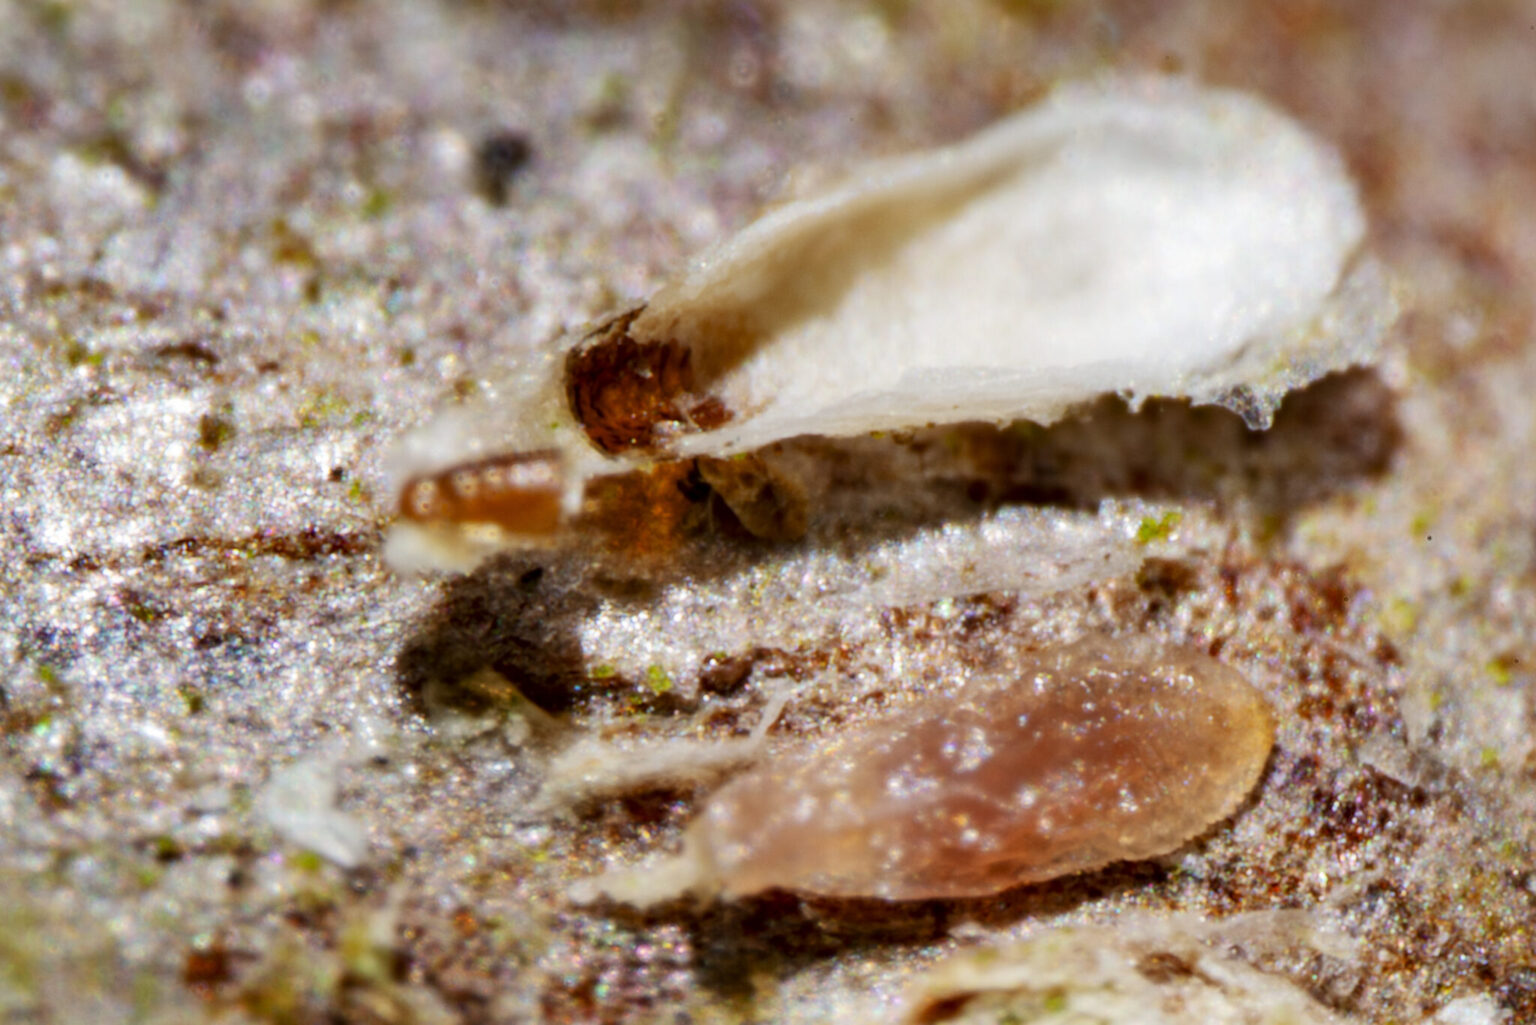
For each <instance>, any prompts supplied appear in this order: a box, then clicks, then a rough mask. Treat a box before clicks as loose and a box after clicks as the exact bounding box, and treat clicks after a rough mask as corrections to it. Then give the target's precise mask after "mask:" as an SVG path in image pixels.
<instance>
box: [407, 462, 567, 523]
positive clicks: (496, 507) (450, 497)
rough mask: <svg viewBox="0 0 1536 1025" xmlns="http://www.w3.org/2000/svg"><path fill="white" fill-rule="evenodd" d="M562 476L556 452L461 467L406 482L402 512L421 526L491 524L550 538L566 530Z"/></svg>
mask: <svg viewBox="0 0 1536 1025" xmlns="http://www.w3.org/2000/svg"><path fill="white" fill-rule="evenodd" d="M561 478H562V475H561V469H560V455H559V453H558V452H554V451H539V452H525V453H521V454H515V453H514V454H510V455H502V456H495V457H492V458H490V459H482V460H479V461H477V462H471V463H460V464H458V465H457V466H451V467H449V468H448V469H446V470H444V471H442V472H441V473H435V474H431V475H428V476H423V477H413V478H411V479H410V480H408V481H406V483H405V486H404V487H403V488H402V489H401V491H400V514H401V515H402V516H403V517H405V518H406V519H408V520H413V521H415V522H417V523H486V524H495V525H496V526H498V527H500V528H502V529H503V530H506V531H509V532H512V533H517V534H527V535H531V536H545V535H549V534H553V533H554V532H555V531H556V530H558V529H559V528H560V519H561V516H560V493H561V483H562V479H561Z"/></svg>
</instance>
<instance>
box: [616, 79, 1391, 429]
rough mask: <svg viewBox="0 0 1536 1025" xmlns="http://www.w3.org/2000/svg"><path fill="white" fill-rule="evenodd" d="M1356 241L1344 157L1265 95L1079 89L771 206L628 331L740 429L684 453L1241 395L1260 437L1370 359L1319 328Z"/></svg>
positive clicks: (1159, 88) (1172, 85)
mask: <svg viewBox="0 0 1536 1025" xmlns="http://www.w3.org/2000/svg"><path fill="white" fill-rule="evenodd" d="M1364 232H1365V219H1364V215H1363V214H1362V212H1361V209H1360V205H1359V202H1358V200H1357V198H1356V195H1355V190H1354V187H1353V185H1352V184H1351V182H1350V181H1349V179H1348V177H1347V175H1346V174H1345V172H1344V169H1343V167H1342V165H1341V163H1340V161H1339V159H1338V157H1337V156H1336V155H1335V154H1334V153H1333V152H1332V151H1331V150H1330V149H1328V148H1327V147H1326V146H1324V145H1323V144H1321V143H1320V142H1318V141H1317V140H1315V139H1313V138H1312V137H1310V136H1309V135H1308V134H1307V133H1306V132H1305V131H1304V130H1303V129H1302V128H1301V127H1300V126H1299V125H1297V124H1296V123H1295V122H1294V121H1292V120H1290V119H1289V118H1287V117H1286V116H1285V115H1283V114H1281V113H1280V112H1278V111H1276V110H1274V109H1273V108H1272V107H1270V106H1268V105H1267V104H1266V103H1264V102H1263V101H1262V100H1259V99H1257V98H1255V97H1252V96H1248V95H1245V94H1241V93H1236V92H1230V91H1224V90H1209V89H1201V88H1198V87H1196V86H1195V85H1193V84H1191V83H1189V82H1186V81H1183V80H1172V79H1137V80H1129V81H1127V80H1115V81H1112V82H1108V83H1098V84H1090V85H1077V86H1072V87H1068V88H1064V89H1061V90H1059V91H1058V92H1057V93H1056V94H1055V95H1054V96H1052V97H1051V98H1050V99H1049V100H1048V101H1046V102H1045V103H1043V104H1041V105H1039V106H1037V107H1034V108H1032V109H1030V110H1027V111H1025V112H1023V113H1021V114H1018V115H1015V116H1014V117H1012V118H1009V119H1008V120H1006V121H1003V122H1001V123H999V124H997V125H995V126H993V127H992V128H990V129H988V130H987V131H985V132H983V133H981V134H980V135H977V136H975V137H974V138H972V139H970V140H968V141H966V142H963V143H960V144H959V145H956V146H953V147H950V148H947V149H941V150H937V151H932V152H928V153H922V154H917V155H914V156H909V157H904V158H900V159H896V160H890V161H885V162H881V163H877V164H875V165H872V166H870V167H868V168H866V169H865V170H863V171H862V172H859V173H858V174H857V175H856V177H854V178H853V180H851V181H849V182H848V183H846V184H844V185H842V186H841V187H839V188H837V189H836V190H834V191H832V192H830V193H828V194H827V195H824V196H822V197H819V198H816V199H809V200H804V201H801V202H797V203H793V204H791V205H788V206H786V207H783V208H781V209H779V210H777V211H775V212H774V213H772V214H770V215H769V216H767V217H765V218H763V219H762V220H760V221H758V222H757V223H756V224H754V225H752V226H751V227H749V228H747V229H746V230H745V231H743V232H742V233H741V234H740V235H738V236H737V237H736V238H734V239H732V240H731V241H729V242H727V243H726V244H724V245H723V246H721V247H720V248H719V249H717V250H716V251H714V252H713V253H711V254H708V255H707V256H705V257H704V258H703V259H702V260H701V261H700V262H699V263H698V265H697V266H696V267H695V268H694V269H693V270H692V271H691V272H690V273H688V274H686V275H684V276H683V277H682V278H681V279H680V280H678V281H677V282H675V283H674V284H672V285H671V286H669V287H668V288H667V289H665V290H663V292H662V293H661V294H660V295H658V296H657V297H656V298H655V299H654V300H653V301H652V303H651V304H650V306H649V307H648V308H647V309H646V311H645V312H644V313H643V314H642V315H641V316H640V318H639V319H638V320H637V321H636V322H635V325H634V328H633V333H634V335H635V337H637V338H640V339H650V338H654V339H669V340H675V341H679V342H682V343H683V344H685V345H687V346H688V347H689V348H691V349H692V350H693V353H694V363H695V366H696V367H697V368H698V369H699V372H700V375H701V377H702V378H703V380H702V381H701V385H700V387H701V389H702V390H705V391H708V392H710V393H713V394H717V395H719V396H720V397H721V398H722V399H723V400H724V402H725V404H726V406H728V407H729V408H731V409H732V410H735V411H736V413H737V416H736V419H735V420H733V421H732V422H731V423H730V424H728V425H726V426H725V427H723V428H721V429H719V430H715V431H710V432H705V433H701V434H695V435H688V436H685V437H682V438H679V439H677V441H676V444H675V446H674V447H675V450H676V451H678V452H680V453H684V454H693V453H718V452H722V451H729V450H736V449H751V448H755V447H758V446H761V445H764V444H767V443H768V442H771V441H774V440H776V439H779V438H784V437H790V436H795V435H800V434H822V435H848V434H858V433H863V432H866V431H871V430H882V429H893V428H901V427H911V426H915V425H920V424H923V423H930V422H932V423H939V422H953V421H962V420H997V421H1005V420H1013V419H1027V420H1032V421H1036V422H1039V423H1049V422H1051V421H1053V420H1055V419H1057V418H1059V417H1060V416H1061V415H1062V413H1063V412H1064V411H1065V410H1067V409H1068V408H1070V407H1071V406H1074V405H1077V404H1079V403H1082V402H1085V401H1087V400H1090V399H1092V398H1095V397H1097V396H1099V395H1101V394H1105V393H1120V394H1124V395H1127V396H1130V397H1131V398H1132V399H1133V400H1139V399H1141V398H1145V397H1149V396H1173V397H1188V398H1193V399H1195V400H1197V401H1218V400H1222V399H1225V398H1228V395H1227V393H1229V392H1231V391H1232V390H1234V389H1246V390H1247V391H1248V392H1250V393H1252V396H1253V397H1256V398H1257V403H1256V405H1255V403H1254V402H1253V401H1252V400H1251V397H1249V398H1244V399H1242V400H1240V402H1239V404H1241V405H1244V407H1245V408H1243V409H1241V410H1240V411H1241V412H1244V413H1245V415H1251V416H1252V417H1253V418H1254V419H1256V420H1257V421H1259V422H1263V421H1265V420H1267V416H1268V413H1269V412H1270V411H1271V409H1272V407H1273V404H1274V403H1275V402H1277V401H1278V398H1279V396H1280V395H1282V394H1283V393H1284V391H1285V390H1287V389H1288V388H1290V387H1293V386H1294V385H1296V384H1298V383H1302V382H1303V381H1305V380H1310V379H1312V378H1314V377H1316V376H1319V375H1320V374H1322V373H1324V372H1326V371H1327V370H1330V369H1337V368H1339V367H1342V366H1345V365H1348V364H1350V363H1354V362H1357V361H1358V360H1359V359H1361V358H1362V357H1363V355H1364V352H1363V351H1362V350H1361V349H1360V348H1359V346H1360V345H1361V344H1362V343H1363V344H1365V345H1366V346H1367V348H1369V347H1370V346H1372V345H1374V342H1375V339H1376V336H1377V335H1379V333H1380V324H1377V325H1376V327H1375V330H1371V329H1370V325H1369V324H1368V323H1359V324H1345V325H1341V326H1342V327H1344V328H1345V330H1343V331H1341V332H1339V333H1337V334H1331V333H1330V336H1328V337H1320V336H1319V335H1320V332H1319V328H1322V327H1325V326H1327V325H1324V324H1322V323H1320V318H1324V317H1325V316H1326V314H1327V313H1328V311H1327V306H1328V303H1329V300H1330V297H1332V296H1334V295H1335V293H1336V292H1338V291H1339V290H1340V288H1341V284H1342V283H1343V281H1344V278H1345V275H1346V271H1347V269H1348V267H1349V265H1350V261H1351V259H1352V258H1353V256H1354V254H1355V253H1356V251H1357V249H1358V248H1359V246H1360V243H1361V240H1362V238H1363V236H1364ZM1366 291H1367V292H1372V291H1374V289H1370V288H1367V289H1366ZM1358 298H1359V299H1360V300H1362V301H1368V297H1358ZM1389 306H1390V303H1389V302H1386V301H1385V299H1384V295H1383V294H1381V293H1377V294H1376V295H1375V303H1374V304H1373V308H1375V309H1377V310H1378V312H1385V307H1389ZM1363 319H1364V320H1367V321H1368V320H1369V319H1370V318H1369V317H1366V318H1363ZM1346 320H1362V318H1360V317H1347V318H1346ZM1359 327H1365V328H1366V330H1365V331H1364V334H1365V336H1366V337H1365V338H1364V339H1361V338H1360V337H1357V336H1356V334H1355V330H1354V329H1356V328H1359Z"/></svg>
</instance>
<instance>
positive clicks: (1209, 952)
mask: <svg viewBox="0 0 1536 1025" xmlns="http://www.w3.org/2000/svg"><path fill="white" fill-rule="evenodd" d="M1221 939H1222V937H1221V934H1220V930H1219V927H1216V928H1213V927H1212V926H1211V925H1209V924H1208V923H1206V922H1203V921H1201V920H1199V919H1197V918H1195V917H1194V916H1186V915H1174V916H1169V917H1167V918H1154V917H1152V916H1142V915H1127V916H1125V917H1124V918H1122V919H1121V920H1120V921H1119V922H1118V923H1117V924H1116V925H1115V926H1114V927H1113V928H1106V927H1097V926H1073V927H1066V928H1059V929H1053V930H1048V931H1045V932H1043V933H1040V934H1038V935H1037V936H1034V937H1031V938H1030V939H1028V940H1025V941H1023V942H1013V943H1007V942H1004V943H1000V944H996V945H991V946H981V947H977V948H975V949H972V950H967V951H964V952H962V953H960V954H957V955H955V956H953V957H951V958H948V959H946V960H944V961H941V962H940V963H939V964H938V965H936V966H935V967H933V968H931V969H929V970H928V971H927V972H924V973H922V974H921V975H919V976H918V978H917V980H916V982H915V983H914V984H913V986H912V988H911V991H910V992H909V994H908V997H907V1006H906V1014H905V1015H904V1016H903V1017H902V1019H901V1020H902V1021H904V1022H907V1023H909V1025H912V1023H919V1022H921V1023H926V1025H936V1023H939V1022H943V1023H946V1025H983V1023H986V1025H992V1023H996V1022H1000V1021H1015V1020H1016V1021H1040V1022H1045V1021H1051V1022H1058V1021H1059V1022H1069V1021H1073V1022H1075V1021H1084V1022H1087V1021H1093V1022H1136V1023H1138V1025H1176V1023H1178V1022H1190V1021H1199V1022H1208V1023H1210V1025H1226V1023H1243V1025H1296V1023H1300V1022H1307V1023H1309V1025H1345V1023H1346V1019H1345V1018H1343V1017H1341V1016H1339V1015H1336V1014H1334V1013H1333V1012H1331V1011H1329V1010H1328V1009H1327V1008H1325V1007H1324V1006H1323V1005H1321V1004H1319V1003H1317V1002H1316V1001H1315V1000H1314V999H1312V997H1310V996H1309V995H1308V994H1307V993H1306V992H1305V991H1303V990H1302V989H1301V988H1299V987H1298V986H1296V985H1295V984H1294V983H1292V982H1291V981H1289V980H1288V979H1285V978H1284V977H1282V976H1279V975H1273V974H1270V973H1268V972H1264V971H1261V970H1259V969H1256V968H1254V967H1252V966H1251V965H1248V964H1246V963H1244V962H1243V961H1241V960H1239V959H1237V958H1234V957H1232V956H1230V954H1229V953H1228V952H1227V950H1225V949H1224V947H1223V944H1222V943H1221ZM1280 949H1286V948H1285V947H1284V946H1282V947H1281V948H1280Z"/></svg>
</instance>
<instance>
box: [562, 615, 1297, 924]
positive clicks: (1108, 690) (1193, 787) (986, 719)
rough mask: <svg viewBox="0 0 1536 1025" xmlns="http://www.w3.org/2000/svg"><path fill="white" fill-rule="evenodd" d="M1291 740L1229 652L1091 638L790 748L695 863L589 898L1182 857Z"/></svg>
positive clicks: (989, 876) (718, 810)
mask: <svg viewBox="0 0 1536 1025" xmlns="http://www.w3.org/2000/svg"><path fill="white" fill-rule="evenodd" d="M1273 741H1274V724H1273V721H1272V719H1271V717H1270V713H1269V709H1268V707H1267V706H1266V705H1265V703H1264V699H1263V698H1262V697H1260V696H1259V694H1258V692H1257V691H1255V690H1254V689H1253V687H1252V686H1251V685H1250V684H1249V683H1248V682H1247V681H1246V680H1244V679H1243V678H1242V676H1240V675H1239V674H1238V673H1237V672H1236V671H1234V670H1232V669H1230V668H1228V667H1226V666H1224V665H1222V664H1221V663H1219V662H1217V661H1215V660H1214V659H1212V658H1209V657H1207V656H1205V655H1201V654H1197V653H1194V652H1185V651H1178V650H1168V649H1159V648H1158V647H1156V646H1155V645H1154V644H1152V643H1151V642H1148V641H1144V640H1132V641H1117V642H1113V643H1111V642H1102V641H1101V642H1089V643H1082V644H1078V645H1074V646H1071V647H1067V648H1063V649H1058V650H1056V651H1054V652H1051V653H1046V654H1042V655H1039V656H1036V657H1032V658H1027V659H1024V660H1022V661H1021V662H1020V664H1018V665H1017V666H1016V667H1015V669H1014V671H1013V672H1012V673H1010V674H1009V675H1008V676H1007V677H1006V678H996V679H990V680H984V681H977V682H973V683H971V684H969V685H967V686H966V687H964V688H962V689H961V690H959V691H958V692H957V693H955V694H946V695H941V696H937V697H931V698H928V699H925V700H922V701H919V702H918V703H916V704H915V705H913V706H911V707H908V708H905V709H902V710H900V711H898V712H895V713H893V714H891V715H889V716H887V717H885V718H883V719H880V720H877V721H874V722H871V723H868V724H866V725H865V727H864V728H863V729H862V730H860V731H853V732H850V733H849V734H847V735H839V736H837V737H835V738H833V739H831V740H830V741H828V742H826V743H825V744H823V745H821V746H818V747H814V748H811V749H808V750H805V751H796V752H792V753H791V752H786V753H781V754H779V755H778V756H777V757H775V758H773V759H772V760H770V761H768V762H766V763H765V764H764V765H762V766H760V767H759V768H757V769H754V770H752V771H750V772H747V773H745V774H743V775H741V776H738V777H737V778H736V779H735V780H733V781H732V782H730V783H729V784H727V785H726V786H724V787H723V788H721V789H720V790H719V791H717V792H716V793H715V794H714V795H713V796H712V797H710V799H709V800H708V802H707V803H706V804H705V807H704V810H703V811H702V812H701V813H700V814H699V816H698V817H697V818H696V819H695V820H694V823H693V824H692V825H691V826H690V827H689V829H688V831H687V833H686V834H685V837H684V847H683V852H682V853H681V854H680V855H679V856H677V857H676V858H672V859H668V860H665V861H661V862H656V863H652V864H648V865H644V866H641V867H639V868H637V869H634V870H629V871H625V870H620V871H617V872H614V873H611V874H610V875H608V876H605V877H601V878H598V879H595V880H587V881H585V882H583V883H581V884H578V887H577V889H576V891H575V893H574V894H573V895H574V896H575V897H577V898H578V899H595V898H597V897H599V896H609V897H613V898H616V899H620V900H626V901H631V902H635V903H650V902H654V901H657V900H663V899H667V898H670V897H675V896H677V895H679V894H680V893H683V892H691V893H694V894H696V895H699V896H706V897H707V896H713V895H716V894H718V895H722V896H742V895H745V894H751V893H756V892H759V891H761V890H766V889H770V888H779V889H786V890H793V891H796V892H801V893H811V894H822V895H827V896H836V897H879V898H884V899H888V900H912V899H924V898H932V897H977V896H984V895H986V894H990V893H995V892H997V891H999V890H1003V889H1007V888H1008V887H1011V886H1016V885H1019V884H1021V883H1029V882H1038V881H1041V880H1046V879H1051V878H1054V877H1056V876H1061V875H1067V874H1070V873H1074V872H1084V871H1088V870H1090V869H1095V868H1100V867H1102V866H1104V865H1107V864H1110V863H1112V862H1116V861H1124V860H1128V859H1138V858H1148V857H1152V856H1155V855H1158V854H1164V853H1167V852H1168V851H1171V850H1173V849H1174V848H1176V847H1178V846H1179V845H1180V844H1182V843H1184V842H1185V841H1186V840H1188V839H1190V838H1191V837H1193V836H1196V835H1198V834H1200V833H1201V832H1203V831H1204V830H1206V829H1207V828H1209V827H1210V826H1211V825H1212V824H1213V823H1215V822H1218V821H1220V820H1221V819H1224V818H1226V817H1227V816H1228V815H1230V814H1232V812H1233V811H1235V810H1236V809H1237V807H1238V805H1239V804H1241V803H1242V801H1243V799H1244V798H1245V797H1246V796H1247V795H1248V793H1249V791H1250V790H1252V789H1253V786H1254V784H1255V783H1256V782H1257V781H1258V778H1259V774H1260V772H1262V771H1263V768H1264V764H1265V762H1266V761H1267V759H1268V758H1269V751H1270V747H1271V745H1272V744H1273Z"/></svg>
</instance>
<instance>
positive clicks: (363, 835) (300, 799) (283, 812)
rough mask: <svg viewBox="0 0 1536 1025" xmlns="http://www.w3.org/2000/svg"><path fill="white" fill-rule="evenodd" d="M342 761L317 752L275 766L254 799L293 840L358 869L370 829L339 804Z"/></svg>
mask: <svg viewBox="0 0 1536 1025" xmlns="http://www.w3.org/2000/svg"><path fill="white" fill-rule="evenodd" d="M339 760H340V759H339V756H336V755H325V754H320V755H313V756H310V757H307V758H301V759H300V760H298V761H296V762H293V763H292V764H290V765H286V766H284V767H283V768H281V769H279V770H277V771H276V772H274V773H273V774H272V777H271V778H270V779H268V780H267V785H266V787H265V788H264V789H263V790H262V791H261V794H260V796H259V797H258V798H257V799H256V809H257V812H258V813H259V814H260V815H261V817H262V818H263V819H265V820H266V821H267V823H268V824H269V825H271V826H272V828H273V829H275V830H277V832H278V835H280V836H281V837H282V838H283V839H285V840H287V841H288V842H289V843H293V844H297V845H298V846H300V847H303V848H305V849H306V850H310V851H314V852H315V853H316V854H318V855H320V856H321V857H322V858H325V859H326V860H327V861H330V862H333V863H335V864H337V865H340V866H341V867H342V868H355V867H357V866H358V865H360V864H362V863H363V859H364V858H365V857H367V854H368V830H367V827H365V826H364V825H363V824H362V823H361V822H359V821H358V820H357V819H356V818H354V817H352V816H351V815H348V814H347V813H346V812H343V811H341V810H340V809H339V808H337V807H336V790H337V782H336V770H337V768H338V767H339V766H338V762H339Z"/></svg>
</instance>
